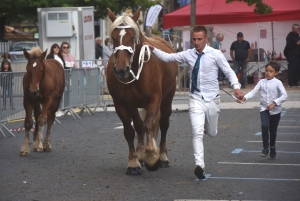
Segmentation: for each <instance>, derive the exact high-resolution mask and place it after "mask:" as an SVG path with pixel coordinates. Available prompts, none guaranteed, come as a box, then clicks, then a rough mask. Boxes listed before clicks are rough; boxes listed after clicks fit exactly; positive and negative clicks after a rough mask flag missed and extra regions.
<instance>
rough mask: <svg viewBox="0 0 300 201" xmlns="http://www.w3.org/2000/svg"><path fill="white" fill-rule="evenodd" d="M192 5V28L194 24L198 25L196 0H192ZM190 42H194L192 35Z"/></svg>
mask: <svg viewBox="0 0 300 201" xmlns="http://www.w3.org/2000/svg"><path fill="white" fill-rule="evenodd" d="M190 5H191V18H190V19H191V20H190V26H191V28H193V27H194V26H196V0H191V4H190ZM190 44H193V39H192V36H191V35H190ZM191 48H192V47H191Z"/></svg>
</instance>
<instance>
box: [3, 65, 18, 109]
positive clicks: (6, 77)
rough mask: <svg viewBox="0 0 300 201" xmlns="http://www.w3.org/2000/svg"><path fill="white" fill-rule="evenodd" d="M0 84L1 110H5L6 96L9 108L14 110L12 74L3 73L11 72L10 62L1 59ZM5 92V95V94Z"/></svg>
mask: <svg viewBox="0 0 300 201" xmlns="http://www.w3.org/2000/svg"><path fill="white" fill-rule="evenodd" d="M0 72H1V73H0V84H1V87H2V98H3V106H2V110H6V94H7V93H8V94H7V95H8V96H9V102H10V107H11V109H12V110H14V109H15V108H14V106H13V76H14V74H13V73H4V72H12V69H11V65H10V62H9V61H8V60H6V59H3V61H2V63H1V70H0ZM6 91H7V93H6Z"/></svg>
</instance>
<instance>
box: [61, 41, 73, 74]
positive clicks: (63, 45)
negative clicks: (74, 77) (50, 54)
mask: <svg viewBox="0 0 300 201" xmlns="http://www.w3.org/2000/svg"><path fill="white" fill-rule="evenodd" d="M69 48H70V45H69V43H68V42H62V43H61V45H60V49H61V50H62V55H63V58H64V60H65V63H66V67H65V69H71V68H76V60H75V58H74V57H73V56H72V55H71V54H69Z"/></svg>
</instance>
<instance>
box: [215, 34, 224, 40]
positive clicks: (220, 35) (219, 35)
mask: <svg viewBox="0 0 300 201" xmlns="http://www.w3.org/2000/svg"><path fill="white" fill-rule="evenodd" d="M223 36H224V35H223V34H221V33H218V34H217V35H216V39H218V38H222V37H223Z"/></svg>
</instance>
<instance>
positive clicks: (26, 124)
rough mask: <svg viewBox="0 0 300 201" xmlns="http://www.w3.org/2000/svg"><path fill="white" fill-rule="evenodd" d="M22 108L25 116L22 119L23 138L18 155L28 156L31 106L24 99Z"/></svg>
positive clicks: (31, 123) (31, 121)
mask: <svg viewBox="0 0 300 201" xmlns="http://www.w3.org/2000/svg"><path fill="white" fill-rule="evenodd" d="M24 108H25V112H26V117H25V121H24V127H25V138H24V142H23V145H22V148H21V151H20V156H28V155H29V154H30V145H29V132H30V129H31V128H32V125H33V119H32V106H31V105H29V104H28V103H27V102H26V101H24Z"/></svg>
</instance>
